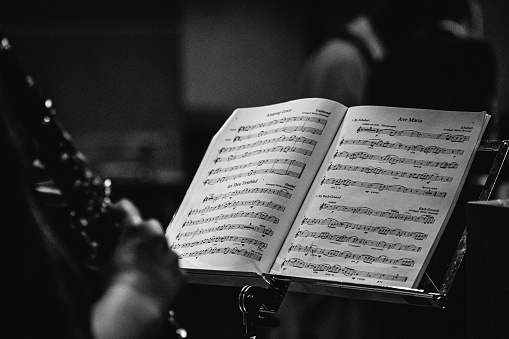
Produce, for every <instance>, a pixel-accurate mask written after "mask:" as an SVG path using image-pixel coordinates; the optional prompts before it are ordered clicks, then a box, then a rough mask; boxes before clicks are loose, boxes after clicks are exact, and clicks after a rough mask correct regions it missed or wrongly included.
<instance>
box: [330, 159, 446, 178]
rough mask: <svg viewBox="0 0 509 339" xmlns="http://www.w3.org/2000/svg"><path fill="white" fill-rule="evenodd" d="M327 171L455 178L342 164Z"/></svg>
mask: <svg viewBox="0 0 509 339" xmlns="http://www.w3.org/2000/svg"><path fill="white" fill-rule="evenodd" d="M327 171H349V172H360V173H366V174H374V175H386V176H390V177H399V178H407V179H417V180H423V181H438V182H452V180H453V177H452V176H447V175H438V174H436V173H432V174H430V173H414V172H402V171H394V170H388V169H383V168H382V167H372V166H366V167H364V166H353V165H342V164H332V163H331V164H330V165H329V167H327Z"/></svg>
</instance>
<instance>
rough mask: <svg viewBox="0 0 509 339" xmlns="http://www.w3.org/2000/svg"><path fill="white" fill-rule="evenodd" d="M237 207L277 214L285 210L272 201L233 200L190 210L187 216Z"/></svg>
mask: <svg viewBox="0 0 509 339" xmlns="http://www.w3.org/2000/svg"><path fill="white" fill-rule="evenodd" d="M239 206H251V207H254V206H258V207H266V208H270V209H273V210H276V211H279V212H284V211H285V209H286V207H285V206H283V205H280V204H276V203H274V202H272V201H264V200H259V199H258V200H243V201H237V200H234V201H228V202H225V203H224V204H219V205H216V206H207V207H204V208H195V209H192V210H190V211H189V213H188V216H191V215H196V214H205V213H210V212H214V211H219V210H222V209H226V208H236V207H239Z"/></svg>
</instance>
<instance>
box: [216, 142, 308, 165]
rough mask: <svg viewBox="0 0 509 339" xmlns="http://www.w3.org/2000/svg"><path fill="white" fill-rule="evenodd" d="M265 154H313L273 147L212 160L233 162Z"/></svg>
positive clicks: (293, 147)
mask: <svg viewBox="0 0 509 339" xmlns="http://www.w3.org/2000/svg"><path fill="white" fill-rule="evenodd" d="M266 153H300V154H303V155H306V156H311V155H312V154H313V151H312V150H308V149H305V148H301V147H295V146H274V147H271V148H264V149H259V150H255V151H251V152H245V153H243V154H237V155H230V156H228V157H217V158H215V159H214V163H218V162H228V161H234V160H238V159H244V158H249V157H253V156H256V155H260V154H266Z"/></svg>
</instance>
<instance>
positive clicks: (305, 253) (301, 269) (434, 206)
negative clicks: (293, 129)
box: [271, 106, 489, 288]
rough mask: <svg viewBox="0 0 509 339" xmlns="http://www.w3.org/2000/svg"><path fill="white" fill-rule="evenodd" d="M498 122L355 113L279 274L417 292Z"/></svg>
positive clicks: (279, 263) (381, 110)
mask: <svg viewBox="0 0 509 339" xmlns="http://www.w3.org/2000/svg"><path fill="white" fill-rule="evenodd" d="M488 119H489V116H487V115H486V114H485V113H468V114H465V113H458V112H440V111H427V110H415V109H402V108H397V109H396V108H387V107H371V106H365V107H355V108H350V109H349V111H348V113H347V115H346V117H345V120H344V122H343V125H342V126H341V129H340V132H339V133H338V136H337V138H336V139H335V140H334V143H333V146H332V147H331V150H330V152H329V153H328V155H327V158H326V160H325V161H324V164H323V165H322V167H321V169H320V172H319V173H318V175H317V178H316V180H315V182H314V183H313V186H312V187H311V190H310V192H309V195H308V197H307V198H306V201H305V203H304V205H303V207H302V210H301V212H300V213H299V215H298V217H297V219H296V220H295V223H294V226H293V228H292V230H291V231H290V234H289V235H288V239H287V241H286V242H285V244H284V245H283V248H282V250H281V252H280V254H279V255H278V258H277V260H276V264H275V265H274V269H273V271H272V272H271V273H272V274H282V275H291V276H299V277H306V278H316V279H326V280H334V281H342V282H350V283H361V284H370V285H380V286H400V287H408V288H412V287H414V288H415V287H416V286H415V285H416V284H417V283H418V280H419V279H420V277H421V275H422V273H423V272H422V271H423V270H421V269H422V268H423V267H425V265H426V264H427V262H428V261H429V257H430V256H429V254H431V252H432V250H433V249H434V248H435V246H436V241H437V240H438V239H439V237H440V234H441V233H442V231H443V228H442V225H443V224H444V223H446V221H447V219H448V218H449V216H450V212H452V205H453V203H454V202H455V201H456V199H457V193H458V194H459V192H458V188H459V187H460V186H461V185H462V183H463V182H464V179H465V176H464V174H465V171H466V169H467V167H469V164H470V163H471V160H472V158H473V156H472V154H473V153H474V150H475V149H476V148H477V146H478V144H479V142H480V137H481V135H482V131H483V130H484V128H485V126H486V124H487V120H488Z"/></svg>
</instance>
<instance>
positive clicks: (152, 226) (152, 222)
mask: <svg viewBox="0 0 509 339" xmlns="http://www.w3.org/2000/svg"><path fill="white" fill-rule="evenodd" d="M143 224H144V225H145V226H146V227H147V228H148V229H149V230H150V231H151V232H153V233H155V234H160V235H164V231H163V227H162V226H161V223H160V222H159V221H157V220H156V219H149V220H147V221H145V222H144V223H143Z"/></svg>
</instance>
